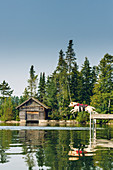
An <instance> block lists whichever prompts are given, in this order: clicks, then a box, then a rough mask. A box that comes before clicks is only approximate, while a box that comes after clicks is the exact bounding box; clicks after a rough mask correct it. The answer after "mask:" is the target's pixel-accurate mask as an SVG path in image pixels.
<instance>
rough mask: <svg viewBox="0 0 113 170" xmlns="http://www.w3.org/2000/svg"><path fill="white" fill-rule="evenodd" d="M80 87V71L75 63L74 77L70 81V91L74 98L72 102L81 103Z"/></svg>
mask: <svg viewBox="0 0 113 170" xmlns="http://www.w3.org/2000/svg"><path fill="white" fill-rule="evenodd" d="M79 85H80V77H79V71H78V65H77V63H76V62H75V63H74V66H73V68H72V76H71V80H70V91H71V96H72V101H79V95H78V94H79V90H80V89H79Z"/></svg>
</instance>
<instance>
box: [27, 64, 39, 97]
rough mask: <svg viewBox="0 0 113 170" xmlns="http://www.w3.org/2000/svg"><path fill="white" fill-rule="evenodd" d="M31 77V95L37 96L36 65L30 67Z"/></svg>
mask: <svg viewBox="0 0 113 170" xmlns="http://www.w3.org/2000/svg"><path fill="white" fill-rule="evenodd" d="M29 73H30V78H29V79H28V84H29V85H28V90H29V94H30V97H35V96H36V89H37V77H38V75H35V71H34V66H33V65H32V66H31V68H30V72H29Z"/></svg>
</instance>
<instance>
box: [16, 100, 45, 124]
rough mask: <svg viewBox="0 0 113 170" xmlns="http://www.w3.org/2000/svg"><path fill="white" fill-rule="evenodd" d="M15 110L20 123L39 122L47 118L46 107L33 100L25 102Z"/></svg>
mask: <svg viewBox="0 0 113 170" xmlns="http://www.w3.org/2000/svg"><path fill="white" fill-rule="evenodd" d="M17 109H18V110H19V118H20V121H39V120H47V118H48V113H47V110H48V107H47V106H46V105H44V104H43V103H41V102H40V101H38V100H36V99H34V98H30V99H29V100H27V101H25V102H24V103H23V104H21V105H20V106H18V107H17Z"/></svg>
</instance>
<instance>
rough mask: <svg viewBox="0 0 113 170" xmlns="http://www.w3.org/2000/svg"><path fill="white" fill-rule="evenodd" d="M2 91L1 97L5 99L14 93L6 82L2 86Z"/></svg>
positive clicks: (0, 88) (0, 89) (0, 86)
mask: <svg viewBox="0 0 113 170" xmlns="http://www.w3.org/2000/svg"><path fill="white" fill-rule="evenodd" d="M0 91H1V95H2V97H3V98H4V97H9V96H11V95H12V93H13V90H11V88H10V86H9V84H8V83H6V81H5V80H4V81H3V82H2V83H1V84H0Z"/></svg>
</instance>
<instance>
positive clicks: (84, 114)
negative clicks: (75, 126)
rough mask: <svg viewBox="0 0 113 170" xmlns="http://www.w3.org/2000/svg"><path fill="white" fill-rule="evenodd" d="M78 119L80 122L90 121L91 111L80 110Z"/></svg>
mask: <svg viewBox="0 0 113 170" xmlns="http://www.w3.org/2000/svg"><path fill="white" fill-rule="evenodd" d="M76 120H77V121H78V122H79V123H86V122H88V121H89V113H88V112H78V115H77V118H76Z"/></svg>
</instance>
